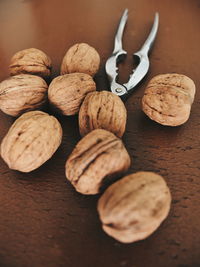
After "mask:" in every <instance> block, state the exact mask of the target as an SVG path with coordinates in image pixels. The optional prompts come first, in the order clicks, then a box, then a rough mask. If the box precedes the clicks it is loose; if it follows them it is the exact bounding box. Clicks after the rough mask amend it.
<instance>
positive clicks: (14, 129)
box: [1, 111, 62, 172]
mask: <svg viewBox="0 0 200 267" xmlns="http://www.w3.org/2000/svg"><path fill="white" fill-rule="evenodd" d="M61 139H62V128H61V125H60V123H59V122H58V120H57V119H56V118H55V117H53V116H49V114H47V113H45V112H42V111H30V112H27V113H25V114H23V115H22V116H21V117H19V118H18V119H17V120H16V121H15V122H14V124H13V125H12V126H11V128H10V129H9V131H8V133H7V134H6V136H5V137H4V139H3V141H2V143H1V156H2V158H3V159H4V161H5V162H6V163H7V164H8V166H9V168H10V169H13V170H18V171H21V172H30V171H32V170H35V169H36V168H38V167H40V166H41V165H42V164H43V163H44V162H45V161H47V160H48V159H49V158H51V156H52V155H53V154H54V152H55V151H56V150H57V148H58V147H59V145H60V143H61Z"/></svg>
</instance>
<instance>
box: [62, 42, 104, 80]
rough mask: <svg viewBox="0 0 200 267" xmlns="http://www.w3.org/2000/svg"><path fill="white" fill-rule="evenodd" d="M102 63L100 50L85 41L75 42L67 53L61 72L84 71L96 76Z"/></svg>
mask: <svg viewBox="0 0 200 267" xmlns="http://www.w3.org/2000/svg"><path fill="white" fill-rule="evenodd" d="M99 65H100V56H99V54H98V52H97V51H96V50H95V49H94V48H93V47H92V46H90V45H88V44H85V43H80V44H75V45H73V46H72V47H70V48H69V50H68V51H67V53H66V54H65V56H64V58H63V61H62V65H61V74H66V73H72V72H82V73H86V74H89V75H91V76H94V75H95V74H96V73H97V71H98V69H99Z"/></svg>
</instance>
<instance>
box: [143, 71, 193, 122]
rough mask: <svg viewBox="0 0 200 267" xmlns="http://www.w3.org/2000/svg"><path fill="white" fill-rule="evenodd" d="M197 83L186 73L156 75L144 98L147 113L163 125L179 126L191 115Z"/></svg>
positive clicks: (144, 108)
mask: <svg viewBox="0 0 200 267" xmlns="http://www.w3.org/2000/svg"><path fill="white" fill-rule="evenodd" d="M194 95H195V84H194V82H193V81H192V80H191V79H190V78H188V77H187V76H185V75H181V74H162V75H158V76H156V77H154V78H153V79H152V80H151V81H150V82H149V84H148V85H147V88H146V90H145V94H144V96H143V98H142V109H143V111H144V113H146V115H147V116H148V117H149V118H150V119H152V120H154V121H156V122H158V123H160V124H163V125H168V126H178V125H181V124H183V123H185V122H186V121H187V120H188V119H189V116H190V110H191V105H192V103H193V101H194Z"/></svg>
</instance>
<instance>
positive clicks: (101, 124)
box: [79, 91, 127, 137]
mask: <svg viewBox="0 0 200 267" xmlns="http://www.w3.org/2000/svg"><path fill="white" fill-rule="evenodd" d="M126 117H127V112H126V108H125V106H124V103H123V102H122V100H121V99H120V98H119V97H118V96H117V95H115V94H113V93H111V92H108V91H101V92H92V93H89V94H87V96H86V97H85V99H84V101H83V104H82V105H81V108H80V111H79V130H80V134H81V135H82V136H84V135H86V134H87V133H89V132H90V131H92V130H94V129H105V130H108V131H110V132H113V133H114V134H115V135H117V136H118V137H121V136H122V135H123V134H124V131H125V127H126Z"/></svg>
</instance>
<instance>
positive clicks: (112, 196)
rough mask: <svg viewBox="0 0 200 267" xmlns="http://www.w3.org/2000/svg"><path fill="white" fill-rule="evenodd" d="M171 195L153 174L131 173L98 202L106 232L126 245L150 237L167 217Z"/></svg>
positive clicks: (160, 179) (111, 187) (107, 191)
mask: <svg viewBox="0 0 200 267" xmlns="http://www.w3.org/2000/svg"><path fill="white" fill-rule="evenodd" d="M170 204H171V194H170V191H169V188H168V186H167V184H166V182H165V181H164V179H163V178H162V177H161V176H160V175H158V174H155V173H153V172H137V173H135V174H130V175H127V176H125V177H124V178H122V179H121V180H119V181H118V182H116V183H114V184H112V185H111V186H110V187H108V189H107V190H106V191H105V192H104V194H103V195H102V196H101V198H100V199H99V202H98V207H97V209H98V212H99V216H100V219H101V222H102V227H103V230H104V231H105V232H106V233H107V234H108V235H110V236H112V237H113V238H115V239H117V240H118V241H120V242H123V243H131V242H135V241H138V240H142V239H145V238H147V237H148V236H149V235H151V234H152V233H153V232H154V231H155V230H156V229H157V228H158V227H159V225H160V224H161V223H162V221H163V220H164V219H165V218H166V217H167V215H168V213H169V210H170Z"/></svg>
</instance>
